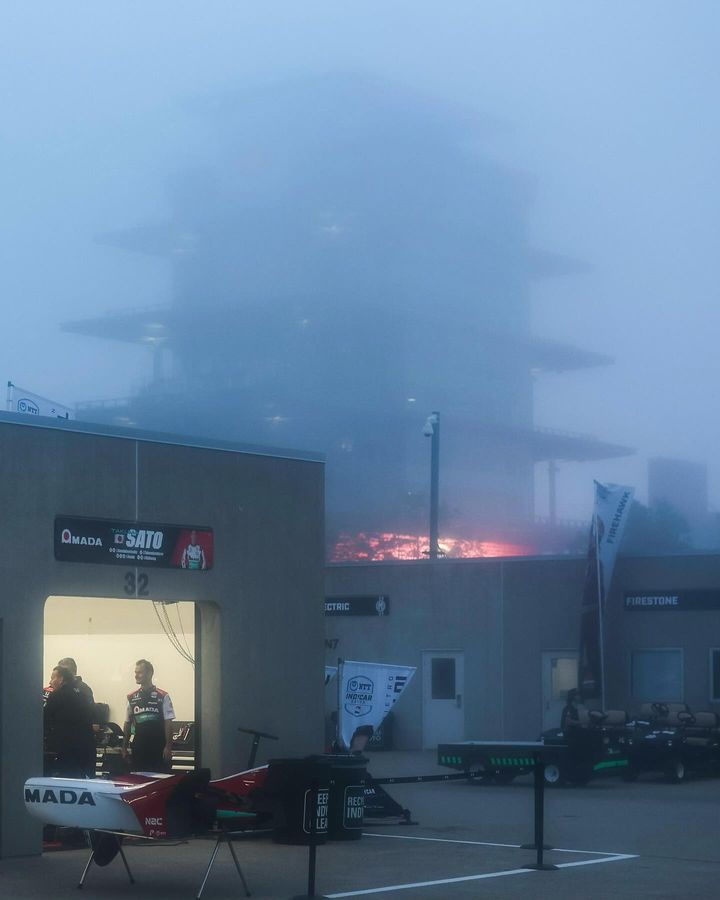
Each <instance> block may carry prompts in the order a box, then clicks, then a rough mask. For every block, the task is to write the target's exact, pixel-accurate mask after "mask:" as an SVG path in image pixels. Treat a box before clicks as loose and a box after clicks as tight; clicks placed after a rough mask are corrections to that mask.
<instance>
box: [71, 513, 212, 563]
mask: <svg viewBox="0 0 720 900" xmlns="http://www.w3.org/2000/svg"><path fill="white" fill-rule="evenodd" d="M55 559H57V560H60V561H61V562H83V563H96V564H98V563H100V564H101V565H117V566H127V565H133V564H137V565H142V566H152V567H153V568H161V569H189V570H195V571H202V570H206V569H211V568H212V564H213V532H212V528H204V527H202V528H201V527H200V526H195V525H157V524H148V523H144V522H118V521H115V520H113V519H85V518H82V517H80V516H56V518H55Z"/></svg>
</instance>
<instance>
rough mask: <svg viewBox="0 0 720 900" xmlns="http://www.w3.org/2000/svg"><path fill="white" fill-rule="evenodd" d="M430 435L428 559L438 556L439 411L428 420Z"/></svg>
mask: <svg viewBox="0 0 720 900" xmlns="http://www.w3.org/2000/svg"><path fill="white" fill-rule="evenodd" d="M428 421H429V422H430V424H431V427H432V434H431V435H430V553H429V555H430V559H437V558H438V503H439V497H440V413H439V412H434V413H432V415H431V416H430V418H429V420H428Z"/></svg>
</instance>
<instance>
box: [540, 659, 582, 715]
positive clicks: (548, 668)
mask: <svg viewBox="0 0 720 900" xmlns="http://www.w3.org/2000/svg"><path fill="white" fill-rule="evenodd" d="M577 674H578V655H577V652H576V651H575V650H543V653H542V685H543V726H542V727H543V731H546V730H547V729H548V728H559V727H560V715H561V713H562V709H563V706H565V698H566V697H567V692H568V691H569V690H571V688H576V687H577Z"/></svg>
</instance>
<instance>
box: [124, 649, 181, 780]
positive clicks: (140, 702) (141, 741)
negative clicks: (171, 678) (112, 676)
mask: <svg viewBox="0 0 720 900" xmlns="http://www.w3.org/2000/svg"><path fill="white" fill-rule="evenodd" d="M154 674H155V670H154V668H153V665H152V663H150V662H148V660H146V659H139V660H138V661H137V662H136V663H135V681H136V683H137V685H138V687H137V689H136V690H135V691H132V692H131V693H129V694H128V698H127V699H128V702H127V711H126V714H125V726H124V728H123V745H122V755H123V759H127V757H128V747H129V745H130V733H131V731H132V730H134V736H133V741H132V747H131V750H130V754H131V764H132V769H133V771H135V772H167V771H169V769H170V765H171V763H172V740H173V721H174V719H175V710H174V709H173V705H172V700H171V699H170V695H169V694H168V693H167V691H163V690H161V689H160V688H159V687H156V686H155V685H154V684H153V675H154Z"/></svg>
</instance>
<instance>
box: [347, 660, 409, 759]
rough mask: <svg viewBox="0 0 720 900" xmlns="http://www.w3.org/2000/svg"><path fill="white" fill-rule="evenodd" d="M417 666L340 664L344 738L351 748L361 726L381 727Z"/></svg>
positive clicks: (352, 662)
mask: <svg viewBox="0 0 720 900" xmlns="http://www.w3.org/2000/svg"><path fill="white" fill-rule="evenodd" d="M414 674H415V666H387V665H384V664H383V663H368V662H355V661H353V660H350V659H346V660H344V661H343V662H342V663H341V664H340V669H339V672H338V679H339V685H338V688H339V689H338V698H339V701H340V704H339V717H338V718H339V721H340V739H341V741H342V743H343V745H344V746H345V747H349V746H350V742H351V741H352V738H353V735H354V734H355V732H356V731H357V729H358V728H359V727H360V726H361V725H372V727H373V731H375V729H377V728H379V727H380V725H381V724H382V721H383V719H384V718H385V716H386V715H387V714H388V713H389V712H390V710H391V709H392V708H393V706H394V705H395V704H396V703H397V702H398V700H399V699H400V697H401V695H402V693H403V691H404V690H405V688H406V687H407V685H408V683H409V681H410V679H411V678H412V677H413V675H414Z"/></svg>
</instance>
